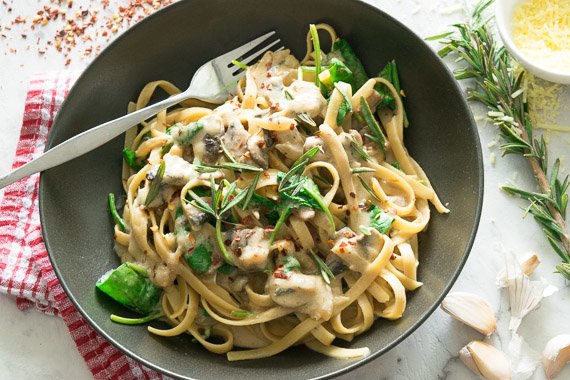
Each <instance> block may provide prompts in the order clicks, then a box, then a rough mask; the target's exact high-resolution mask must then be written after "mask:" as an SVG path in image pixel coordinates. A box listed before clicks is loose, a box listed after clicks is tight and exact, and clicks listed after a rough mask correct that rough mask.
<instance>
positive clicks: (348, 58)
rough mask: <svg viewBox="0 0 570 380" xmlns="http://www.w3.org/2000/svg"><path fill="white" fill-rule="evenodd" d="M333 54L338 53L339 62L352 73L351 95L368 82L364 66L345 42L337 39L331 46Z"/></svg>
mask: <svg viewBox="0 0 570 380" xmlns="http://www.w3.org/2000/svg"><path fill="white" fill-rule="evenodd" d="M333 52H338V54H340V57H339V58H341V60H342V61H343V62H344V63H345V64H346V66H347V67H348V68H349V69H350V71H351V72H352V78H353V80H352V81H351V83H350V84H351V85H352V91H353V93H354V92H355V91H356V90H358V89H359V88H360V87H362V85H363V84H364V83H366V81H367V80H368V75H367V74H366V70H365V69H364V65H362V62H360V59H358V57H357V56H356V54H355V53H354V50H352V47H351V46H350V45H349V43H348V42H347V41H346V40H343V39H338V40H336V41H335V42H334V44H333Z"/></svg>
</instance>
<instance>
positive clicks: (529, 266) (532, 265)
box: [520, 253, 540, 276]
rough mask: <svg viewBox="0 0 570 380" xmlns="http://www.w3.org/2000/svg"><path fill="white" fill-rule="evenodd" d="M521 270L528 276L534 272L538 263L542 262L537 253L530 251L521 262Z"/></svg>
mask: <svg viewBox="0 0 570 380" xmlns="http://www.w3.org/2000/svg"><path fill="white" fill-rule="evenodd" d="M520 264H521V270H522V272H523V273H524V274H526V275H527V276H530V274H531V273H532V272H534V270H535V269H536V267H537V266H538V264H540V259H539V258H538V256H537V255H536V254H535V253H529V254H528V255H527V256H525V258H524V259H523V260H522V261H521V262H520Z"/></svg>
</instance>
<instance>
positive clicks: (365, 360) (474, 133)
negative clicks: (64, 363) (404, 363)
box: [38, 0, 484, 380]
mask: <svg viewBox="0 0 570 380" xmlns="http://www.w3.org/2000/svg"><path fill="white" fill-rule="evenodd" d="M351 1H352V2H353V3H357V4H359V5H360V6H364V7H366V8H368V9H369V10H370V11H371V12H375V13H379V14H381V15H382V17H384V18H386V19H388V20H389V21H390V22H392V23H394V24H395V25H396V26H398V27H399V28H402V29H404V30H406V31H407V32H408V33H410V34H412V35H413V38H415V39H416V40H417V42H418V44H423V46H424V48H426V49H427V50H429V53H428V54H431V55H432V57H433V59H434V60H437V61H439V62H440V64H441V65H442V66H443V67H444V69H445V72H446V75H447V76H448V78H449V80H450V82H451V83H453V91H454V92H455V93H456V94H457V95H458V97H459V98H460V99H461V103H462V105H463V107H464V108H465V109H466V110H468V111H469V112H468V115H469V119H468V120H467V121H468V123H466V124H468V129H467V130H468V131H469V132H471V134H472V137H473V139H474V143H475V144H474V145H475V150H476V156H477V157H476V158H477V174H478V179H479V180H478V184H477V185H478V189H477V190H478V193H477V206H476V212H475V221H474V224H473V228H472V230H471V234H470V238H469V241H468V242H467V245H466V248H465V252H464V253H463V257H462V259H461V261H460V263H459V265H458V267H457V269H456V270H455V272H454V273H453V276H452V277H451V279H450V281H449V283H448V284H447V286H446V287H445V288H444V289H443V291H442V292H441V294H440V295H439V296H438V297H437V298H436V302H434V303H433V305H431V306H430V307H429V308H428V309H427V310H426V311H425V312H424V313H423V314H422V315H421V316H420V317H419V318H418V320H417V321H416V322H414V323H413V324H412V325H411V326H410V327H409V328H408V329H407V330H406V331H404V333H402V334H401V335H400V336H399V337H397V338H396V339H395V340H394V341H392V342H391V343H390V344H388V345H387V346H385V347H383V348H382V349H380V350H378V351H376V352H372V353H370V355H368V356H367V357H365V358H362V359H360V360H358V361H356V362H353V363H350V364H349V365H347V366H346V367H344V368H342V369H339V370H337V371H334V372H331V373H327V374H325V375H322V376H319V377H316V378H314V379H315V380H317V379H318V380H321V379H330V378H333V377H337V376H340V375H343V374H346V373H348V372H350V371H353V370H355V369H356V368H359V367H361V366H363V365H365V364H367V363H369V362H371V361H372V360H374V359H376V358H378V357H380V356H382V355H383V354H385V353H386V352H388V351H390V350H392V349H393V348H394V347H396V346H397V345H398V344H400V343H402V342H403V341H404V340H405V339H406V338H407V337H408V336H410V335H411V334H412V333H413V332H414V331H416V330H417V329H418V328H419V327H420V326H421V325H422V324H423V323H424V322H425V321H426V320H427V319H428V318H429V317H430V316H431V314H432V313H433V312H434V311H435V309H436V308H437V307H438V306H439V304H440V303H441V301H442V300H443V298H444V297H445V296H446V295H447V293H449V291H450V290H451V288H452V287H453V285H454V284H455V281H457V278H458V277H459V274H460V273H461V271H462V270H463V267H464V266H465V263H466V262H467V259H468V258H469V255H470V253H471V249H472V247H473V243H474V241H475V237H476V235H477V230H478V228H479V223H480V220H481V212H482V208H483V193H484V170H483V154H482V148H481V141H480V138H479V133H478V132H477V124H476V123H475V120H474V119H473V115H472V113H471V111H470V108H469V105H468V103H467V100H466V99H465V97H464V96H463V90H462V89H461V87H460V86H459V84H458V82H457V80H456V79H455V77H454V76H453V74H452V73H451V71H450V70H449V68H448V67H447V65H446V64H445V63H444V62H443V61H442V60H441V58H440V57H439V56H438V55H437V54H436V53H435V52H434V51H433V49H432V48H431V47H430V46H429V45H428V44H427V43H426V42H425V41H424V40H423V39H422V38H421V37H420V36H418V35H417V34H416V33H415V32H414V31H412V30H411V29H410V28H408V27H407V26H406V25H404V24H403V23H402V22H400V21H399V20H397V19H396V18H394V17H393V16H391V15H389V14H388V13H386V12H385V11H383V10H382V9H380V8H377V7H375V6H373V5H370V4H368V3H365V2H364V1H362V0H351ZM183 3H184V2H176V3H173V4H170V5H168V6H166V7H164V8H162V9H159V10H158V11H156V12H155V13H153V14H151V15H149V16H148V17H146V18H144V19H143V20H141V21H139V22H137V23H136V24H135V25H133V26H132V27H130V28H129V29H127V30H126V31H125V32H124V33H122V34H121V35H120V36H118V37H117V38H116V39H115V40H113V41H112V42H111V43H110V44H109V45H108V46H107V47H106V48H105V49H103V50H102V51H101V53H100V54H99V55H98V56H97V57H96V58H95V59H94V60H93V61H92V62H91V63H90V64H88V65H87V67H86V68H85V69H84V70H83V71H82V72H81V74H80V75H79V77H78V78H77V80H76V81H75V82H74V84H73V86H72V88H71V89H70V91H69V93H68V95H67V97H66V99H65V100H64V102H63V103H62V105H61V108H60V110H59V111H58V113H57V115H56V117H55V119H54V122H53V127H56V126H57V125H58V124H59V120H60V115H61V114H62V113H63V112H62V111H65V108H66V107H67V104H68V99H69V98H71V97H73V96H75V95H76V94H75V93H76V92H77V91H78V90H77V87H78V84H79V83H80V82H81V80H82V79H83V77H84V76H85V75H86V73H87V72H89V71H90V69H91V67H92V66H94V65H95V64H98V62H99V61H100V60H102V59H104V58H105V56H106V55H108V54H110V52H111V51H113V50H114V49H115V48H116V46H117V44H118V42H119V41H121V40H123V39H124V38H127V37H128V36H130V35H131V34H133V33H136V31H137V29H138V28H139V26H140V25H142V24H143V23H148V22H149V20H151V21H152V20H155V19H158V18H159V17H163V16H164V15H166V14H167V12H174V11H175V8H176V7H178V6H182V4H183ZM54 130H55V128H52V129H51V130H50V133H49V135H48V139H47V142H46V150H47V149H49V147H51V146H52V144H53V140H54V133H53V131H54ZM44 179H45V176H44V174H43V173H42V174H41V175H40V183H39V190H38V193H39V195H38V203H39V212H40V222H41V226H42V237H43V240H44V243H45V246H46V250H47V252H48V257H49V259H50V262H51V264H52V266H53V269H54V272H55V274H56V276H57V278H58V280H59V282H60V283H61V286H62V288H63V290H64V291H65V293H66V294H67V296H68V297H69V299H70V300H71V302H72V303H73V305H74V306H75V308H76V309H77V310H78V311H79V313H80V314H81V316H82V317H83V318H84V319H85V320H86V321H87V322H88V323H89V325H90V326H91V327H92V328H93V329H94V330H95V331H97V333H98V334H100V335H101V336H103V337H104V338H105V339H106V340H107V341H109V343H111V344H112V345H113V346H114V347H115V348H117V349H118V350H119V351H121V352H122V353H124V354H126V355H127V356H129V357H131V358H132V359H134V360H136V361H138V362H139V363H141V364H143V365H145V366H146V367H148V368H150V369H153V370H156V371H158V372H160V373H162V374H165V375H167V376H171V377H173V378H178V379H189V378H190V377H186V376H180V375H179V374H176V373H173V372H171V371H169V370H168V369H165V368H161V367H160V366H158V365H156V364H154V363H152V362H150V361H148V360H146V359H144V358H141V357H139V356H138V355H137V354H136V353H134V352H132V351H130V350H128V349H126V348H124V347H122V346H121V344H120V343H119V342H117V341H116V340H115V339H114V338H113V337H112V336H110V335H109V334H107V333H106V332H105V331H104V330H103V329H102V328H101V327H99V326H98V325H97V324H96V323H95V321H94V320H93V319H91V317H90V316H89V314H88V313H87V312H86V311H85V310H84V309H83V308H82V307H81V305H80V304H79V301H78V300H76V299H75V297H74V296H73V295H72V294H70V289H69V288H68V286H67V283H66V282H65V279H64V278H63V276H62V275H61V273H60V270H59V267H58V265H57V263H56V262H55V261H54V260H53V257H52V254H51V252H52V250H51V249H50V244H49V238H48V236H47V234H46V233H45V229H44V228H43V226H44V220H45V213H46V210H45V209H44V207H43V202H42V199H43V197H44V196H45V195H44V193H45V191H46V190H45V184H44V182H45V181H44Z"/></svg>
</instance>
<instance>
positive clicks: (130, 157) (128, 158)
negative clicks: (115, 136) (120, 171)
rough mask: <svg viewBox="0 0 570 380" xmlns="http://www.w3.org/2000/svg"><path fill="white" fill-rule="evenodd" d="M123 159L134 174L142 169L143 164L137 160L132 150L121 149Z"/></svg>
mask: <svg viewBox="0 0 570 380" xmlns="http://www.w3.org/2000/svg"><path fill="white" fill-rule="evenodd" d="M123 158H124V160H125V162H126V163H127V165H128V166H129V167H130V168H131V169H133V170H134V171H136V172H138V171H139V170H141V169H142V168H143V167H144V164H143V163H141V162H139V161H138V160H137V153H136V152H135V151H134V150H130V149H128V148H125V149H123Z"/></svg>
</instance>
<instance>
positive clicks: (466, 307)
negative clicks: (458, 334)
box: [440, 292, 497, 336]
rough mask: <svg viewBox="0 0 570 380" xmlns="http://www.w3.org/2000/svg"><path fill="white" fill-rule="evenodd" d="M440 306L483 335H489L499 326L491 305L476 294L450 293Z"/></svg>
mask: <svg viewBox="0 0 570 380" xmlns="http://www.w3.org/2000/svg"><path fill="white" fill-rule="evenodd" d="M440 306H441V308H442V309H443V311H445V312H446V313H447V314H449V315H451V316H452V317H453V318H455V319H457V320H459V321H460V322H463V323H465V324H466V325H467V326H469V327H472V328H474V329H475V330H477V331H479V332H480V333H481V334H483V335H486V336H489V335H491V334H492V333H493V331H495V329H496V328H497V320H496V319H495V315H494V314H493V311H492V310H491V306H489V304H488V303H487V301H485V300H484V299H483V298H482V297H480V296H478V295H476V294H472V293H467V292H453V293H449V294H448V295H447V297H445V299H444V300H443V302H442V303H441V305H440Z"/></svg>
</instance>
